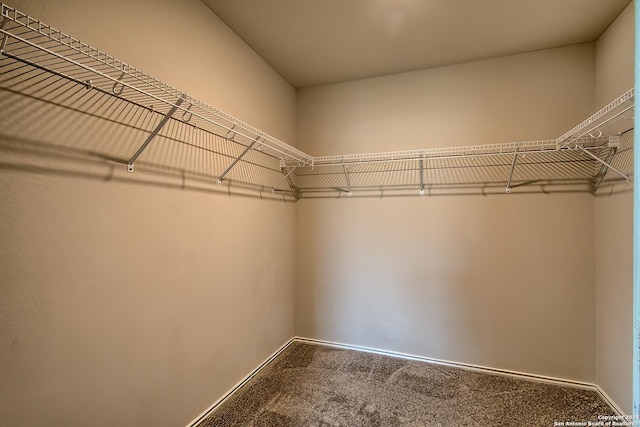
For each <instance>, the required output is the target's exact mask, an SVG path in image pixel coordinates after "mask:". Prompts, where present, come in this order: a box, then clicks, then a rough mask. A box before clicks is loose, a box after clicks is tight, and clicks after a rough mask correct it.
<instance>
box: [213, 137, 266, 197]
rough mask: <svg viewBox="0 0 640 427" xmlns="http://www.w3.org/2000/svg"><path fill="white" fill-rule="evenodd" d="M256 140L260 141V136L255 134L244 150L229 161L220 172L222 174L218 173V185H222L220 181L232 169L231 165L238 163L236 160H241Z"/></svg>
mask: <svg viewBox="0 0 640 427" xmlns="http://www.w3.org/2000/svg"><path fill="white" fill-rule="evenodd" d="M258 141H260V137H259V136H257V137H256V139H254V140H253V141H251V144H249V145H247V147H246V148H245V149H244V151H243V152H242V153H241V154H240V155H239V156H238V157H237V158H236V159H235V160H234V161H233V163H231V164H230V165H229V167H228V168H227V169H226V170H225V171H224V172H222V175H220V177H219V178H218V187H219V186H221V185H222V181H224V177H225V176H227V174H228V173H229V172H230V171H231V169H233V167H234V166H235V165H237V164H238V162H239V161H240V160H242V158H243V157H244V156H245V155H246V154H247V153H248V152H249V151H251V149H252V148H253V146H254V145H256V144H257V143H258Z"/></svg>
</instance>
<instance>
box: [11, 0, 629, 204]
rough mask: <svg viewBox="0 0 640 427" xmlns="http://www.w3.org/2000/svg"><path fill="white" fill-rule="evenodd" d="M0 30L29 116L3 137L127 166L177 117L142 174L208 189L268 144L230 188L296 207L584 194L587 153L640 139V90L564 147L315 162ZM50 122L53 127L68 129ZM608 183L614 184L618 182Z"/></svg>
mask: <svg viewBox="0 0 640 427" xmlns="http://www.w3.org/2000/svg"><path fill="white" fill-rule="evenodd" d="M2 19H3V20H2V21H1V22H2V23H1V27H2V28H1V29H0V36H2V39H1V40H0V41H1V43H2V44H1V45H0V50H1V53H2V54H1V55H0V89H2V90H3V95H2V98H4V103H6V104H11V105H12V108H11V110H16V111H20V112H21V113H20V114H17V113H16V114H9V115H6V116H5V117H4V118H3V119H2V120H3V125H4V124H7V123H10V122H13V124H14V125H15V127H16V128H17V129H18V130H17V131H16V132H18V133H19V129H22V128H23V127H26V126H27V125H33V124H34V123H36V124H38V126H36V127H37V128H39V129H42V132H40V133H38V132H36V133H35V134H34V135H33V137H34V138H36V139H38V138H40V139H42V140H43V141H47V140H48V139H51V137H52V135H55V134H58V136H59V138H58V143H59V144H62V145H64V144H67V145H70V146H71V145H73V144H74V141H75V143H76V144H77V145H80V141H78V140H79V139H80V138H81V137H82V138H83V139H85V141H82V143H83V144H84V148H86V149H88V150H89V151H92V152H94V153H97V154H99V155H101V156H104V157H107V158H110V159H113V160H115V161H120V162H126V161H127V158H129V157H127V156H130V155H131V154H132V153H133V152H134V151H135V149H136V148H137V147H138V146H139V144H140V143H141V142H142V141H143V140H144V139H145V138H146V137H148V136H149V135H150V134H151V133H152V132H153V131H154V129H156V128H157V127H158V126H159V125H160V124H161V123H162V121H163V119H164V118H165V117H166V116H167V115H168V114H169V113H170V112H171V111H172V110H174V114H173V115H172V116H171V119H170V120H168V121H167V122H166V125H165V126H164V127H163V128H162V129H160V130H159V131H158V133H157V135H156V136H155V139H154V140H153V141H152V143H151V144H150V145H149V147H148V149H147V150H146V151H145V152H144V153H143V155H142V156H141V160H140V163H145V164H148V165H154V166H162V167H165V168H171V169H175V170H177V171H184V170H188V171H189V172H191V173H193V174H197V175H201V176H202V177H203V178H205V179H210V178H211V177H220V175H221V174H222V173H223V172H222V171H226V169H227V168H228V167H229V166H230V165H231V164H233V162H234V161H236V159H239V158H240V156H242V154H243V153H244V152H245V150H247V147H249V146H250V145H251V144H252V143H254V141H258V142H257V143H255V144H254V146H253V149H251V150H248V151H247V152H246V154H245V155H244V157H242V159H241V161H239V162H238V164H237V166H235V167H234V168H233V169H232V170H230V171H229V173H228V175H226V177H225V179H226V180H227V181H231V180H234V181H238V182H241V183H246V184H250V185H254V186H257V187H260V188H263V189H264V188H269V189H271V188H272V189H273V190H274V192H275V191H278V192H285V193H289V194H291V195H294V196H295V198H296V199H297V198H299V197H301V196H303V197H304V196H305V195H310V194H313V193H320V192H336V191H337V192H339V193H345V192H346V193H352V192H353V191H365V192H366V191H378V190H380V191H385V190H392V191H395V190H398V191H405V190H406V191H411V192H413V191H414V190H415V189H416V188H421V189H425V188H426V189H427V190H432V189H437V188H456V187H478V188H489V187H499V186H503V187H504V186H505V183H508V184H507V189H509V187H511V188H518V187H520V186H524V185H527V184H532V183H533V184H535V183H540V182H544V183H545V185H551V184H566V183H570V184H576V185H580V186H583V187H584V186H585V185H586V186H588V187H589V188H590V191H591V190H593V187H594V183H595V181H596V175H598V174H600V175H603V174H602V173H600V172H602V170H601V169H600V168H601V165H600V163H598V162H597V161H595V160H594V159H593V158H591V157H590V156H588V155H587V154H586V153H585V152H584V151H582V150H581V149H580V148H582V149H585V150H588V151H589V152H591V153H593V154H594V155H596V156H598V157H599V158H609V159H612V158H615V155H616V153H615V152H612V150H613V149H612V148H611V147H609V146H608V142H609V139H608V136H609V135H621V134H623V133H624V132H628V130H629V129H632V127H633V121H632V119H633V114H634V95H633V93H634V92H633V89H631V90H629V91H628V92H626V93H625V94H623V95H622V96H620V97H619V98H617V99H616V100H614V101H613V102H611V103H610V104H608V105H607V106H605V107H604V108H603V109H601V110H600V111H598V112H597V113H596V114H594V115H593V116H591V117H590V118H588V119H587V120H585V121H583V122H582V123H580V124H579V125H577V126H576V127H574V128H573V129H571V130H570V131H569V132H567V133H566V134H564V135H563V136H561V137H560V138H558V139H556V140H542V141H525V142H510V143H501V144H489V145H475V146H458V147H447V148H427V149H422V150H406V151H393V152H383V153H364V154H349V155H335V156H319V157H313V156H310V155H308V154H306V153H303V152H302V151H300V150H297V149H295V148H294V147H291V146H289V145H287V144H285V143H283V142H281V141H279V140H277V139H275V138H273V137H271V136H269V135H267V134H265V133H263V132H261V131H259V130H258V129H255V128H253V127H251V126H250V125H248V124H246V123H243V122H241V121H239V120H237V119H235V118H233V117H231V116H229V115H227V114H225V113H223V112H221V111H219V110H217V109H215V108H213V107H210V106H208V105H206V104H204V103H202V102H201V101H198V100H197V99H196V98H194V97H191V96H190V95H187V94H185V93H183V92H181V91H179V90H177V89H175V88H173V87H171V86H169V85H167V84H165V83H163V82H161V81H159V80H157V79H155V78H153V77H151V76H149V75H148V74H146V73H144V72H142V71H140V70H138V69H136V68H134V67H132V66H130V65H128V64H126V63H124V62H122V61H120V60H118V59H116V58H114V57H112V56H110V55H108V54H106V53H104V52H102V51H100V50H98V49H96V48H93V47H91V46H89V45H87V44H85V43H83V42H81V41H79V40H77V39H75V38H73V37H71V36H69V35H67V34H65V33H63V32H61V31H59V30H57V29H55V28H52V27H50V26H48V25H46V24H44V23H42V22H40V21H38V20H36V19H34V18H32V17H29V16H28V15H26V14H23V13H21V12H19V11H17V10H15V9H13V8H11V7H9V6H7V5H4V4H2ZM18 95H20V96H22V98H19V97H18ZM25 100H29V101H35V100H38V101H40V102H44V103H45V104H47V105H50V106H56V107H59V108H62V109H63V111H62V112H61V111H60V110H59V109H53V110H52V111H54V112H50V113H48V116H47V115H45V114H42V111H35V112H36V113H38V114H39V115H38V114H34V113H33V112H32V110H34V109H35V108H37V107H34V106H33V105H32V102H25ZM2 101H3V99H0V102H2ZM12 103H13V104H12ZM5 110H6V108H5ZM30 112H31V113H30ZM45 117H48V118H49V119H48V120H51V118H53V117H55V120H54V121H55V122H56V123H57V124H59V125H58V126H55V125H53V126H52V124H51V123H50V122H47V121H45V120H44V118H45ZM70 123H73V125H72V126H69V124H70ZM32 127H33V126H30V127H29V128H30V129H31V128H32ZM52 128H55V129H52ZM5 129H7V127H5ZM60 141H62V142H60ZM123 153H125V154H123ZM514 158H515V161H514ZM421 163H422V168H421V167H420V164H421ZM345 172H346V173H345ZM604 172H606V176H607V179H609V178H610V177H611V174H610V172H611V171H608V170H605V171H604ZM421 176H422V178H421ZM283 177H284V178H283ZM596 186H597V185H596Z"/></svg>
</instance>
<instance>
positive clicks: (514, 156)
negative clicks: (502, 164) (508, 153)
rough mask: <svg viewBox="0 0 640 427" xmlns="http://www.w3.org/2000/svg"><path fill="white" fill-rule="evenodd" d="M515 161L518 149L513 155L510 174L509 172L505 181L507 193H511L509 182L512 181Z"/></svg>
mask: <svg viewBox="0 0 640 427" xmlns="http://www.w3.org/2000/svg"><path fill="white" fill-rule="evenodd" d="M516 160H518V148H516V152H515V153H513V162H511V172H509V180H508V181H507V189H506V192H507V193H511V180H512V179H513V171H514V170H515V169H516Z"/></svg>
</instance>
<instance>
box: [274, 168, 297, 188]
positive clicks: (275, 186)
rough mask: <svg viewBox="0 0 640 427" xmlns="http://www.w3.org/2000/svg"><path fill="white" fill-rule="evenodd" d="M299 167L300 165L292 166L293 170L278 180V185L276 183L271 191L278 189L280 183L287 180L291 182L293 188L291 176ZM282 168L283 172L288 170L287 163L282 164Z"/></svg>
mask: <svg viewBox="0 0 640 427" xmlns="http://www.w3.org/2000/svg"><path fill="white" fill-rule="evenodd" d="M297 168H298V166H293V167H292V168H291V170H290V171H289V172H287V173H286V174H285V175H284V176H283V177H282V179H281V180H280V181H278V183H277V184H276V185H274V186H273V187H272V188H271V192H272V193H275V191H276V190H277V189H278V187H279V186H280V184H282V183H283V182H284V181H285V180H286V181H287V183H288V184H289V187H290V188H291V183H290V182H289V176H291V174H292V173H293V172H294V171H295V170H296V169H297ZM281 169H282V173H285V170H286V165H281ZM291 191H293V188H291Z"/></svg>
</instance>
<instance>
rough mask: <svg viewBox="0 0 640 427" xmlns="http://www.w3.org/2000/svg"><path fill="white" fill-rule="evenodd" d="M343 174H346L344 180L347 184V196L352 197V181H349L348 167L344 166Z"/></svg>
mask: <svg viewBox="0 0 640 427" xmlns="http://www.w3.org/2000/svg"><path fill="white" fill-rule="evenodd" d="M342 172H344V179H345V181H346V182H347V196H349V197H351V181H350V180H349V173H348V172H347V165H346V164H344V163H343V164H342Z"/></svg>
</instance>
